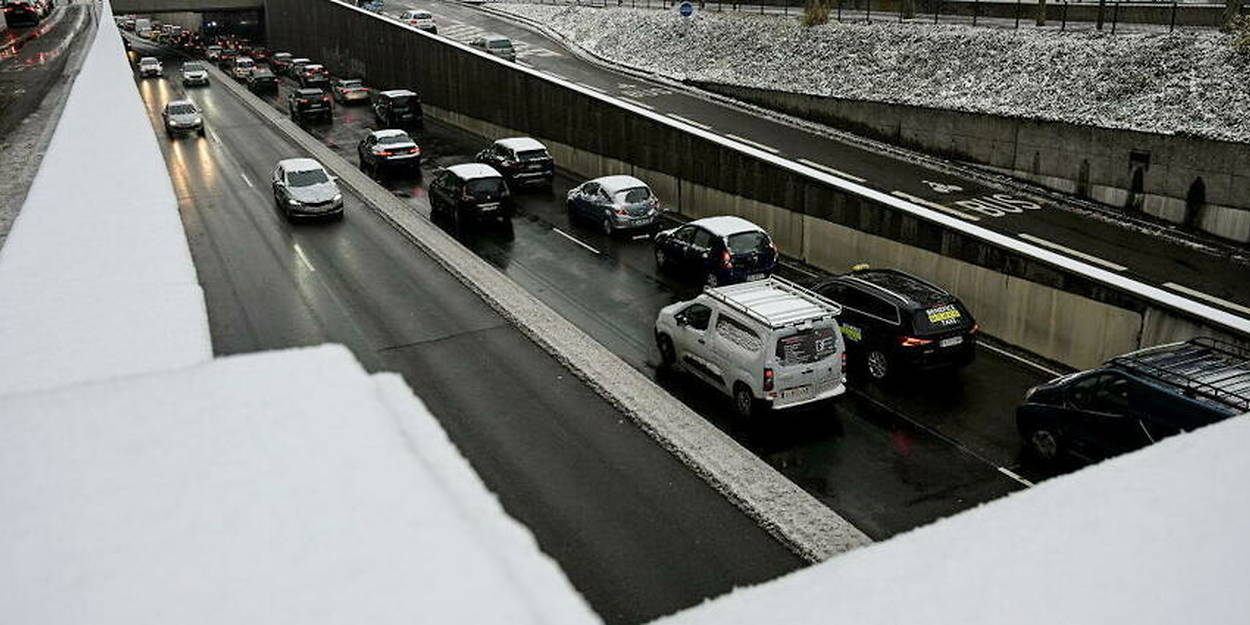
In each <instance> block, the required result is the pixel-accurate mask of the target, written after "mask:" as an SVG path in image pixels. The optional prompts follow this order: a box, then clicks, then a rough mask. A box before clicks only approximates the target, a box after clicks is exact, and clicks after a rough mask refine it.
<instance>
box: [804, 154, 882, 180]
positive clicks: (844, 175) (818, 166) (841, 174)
mask: <svg viewBox="0 0 1250 625" xmlns="http://www.w3.org/2000/svg"><path fill="white" fill-rule="evenodd" d="M799 162H800V163H803V164H804V165H807V166H808V167H815V168H816V169H819V170H822V171H824V172H826V173H830V174H833V175H835V176H837V177H839V178H846V179H847V180H854V181H855V182H867V179H865V178H860V177H859V176H856V175H855V174H848V173H846V172H844V171H842V170H841V169H834V168H832V167H830V166H828V165H822V164H820V163H817V162H816V161H809V160H807V159H805V158H800V159H799Z"/></svg>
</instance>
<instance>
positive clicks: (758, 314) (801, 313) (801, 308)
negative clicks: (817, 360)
mask: <svg viewBox="0 0 1250 625" xmlns="http://www.w3.org/2000/svg"><path fill="white" fill-rule="evenodd" d="M703 292H704V293H706V294H707V295H708V296H709V297H711V298H713V299H715V300H717V301H720V302H722V303H724V304H725V305H726V306H728V307H729V308H732V309H733V310H735V311H738V312H740V313H742V314H744V315H747V316H748V317H751V318H752V319H755V320H756V321H758V322H760V323H762V324H764V325H765V326H768V327H769V328H773V329H777V328H784V327H786V326H792V325H799V324H801V323H804V322H807V321H814V320H816V319H820V318H823V317H837V316H838V315H840V314H842V307H841V306H839V305H838V304H836V303H834V302H833V301H831V300H829V299H828V298H826V297H824V296H823V295H820V294H819V293H816V292H815V291H812V290H810V289H807V288H804V287H801V286H799V285H797V284H795V283H793V282H791V281H789V280H786V279H785V278H782V277H780V276H770V277H768V278H765V279H763V280H756V281H754V282H743V283H741V284H734V285H730V286H722V287H705V288H704V289H703Z"/></svg>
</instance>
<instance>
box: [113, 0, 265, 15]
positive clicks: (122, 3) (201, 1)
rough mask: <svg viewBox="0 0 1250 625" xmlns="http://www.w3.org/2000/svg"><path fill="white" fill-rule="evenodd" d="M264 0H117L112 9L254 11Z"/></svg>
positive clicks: (141, 11) (154, 11) (263, 5)
mask: <svg viewBox="0 0 1250 625" xmlns="http://www.w3.org/2000/svg"><path fill="white" fill-rule="evenodd" d="M263 8H265V3H264V0H118V1H117V2H114V3H113V11H114V12H116V13H118V14H121V13H182V12H196V13H203V12H206V11H254V10H258V9H263Z"/></svg>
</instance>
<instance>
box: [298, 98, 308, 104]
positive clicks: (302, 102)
mask: <svg viewBox="0 0 1250 625" xmlns="http://www.w3.org/2000/svg"><path fill="white" fill-rule="evenodd" d="M296 102H299V103H300V104H308V100H305V99H304V98H300V99H298V100H296Z"/></svg>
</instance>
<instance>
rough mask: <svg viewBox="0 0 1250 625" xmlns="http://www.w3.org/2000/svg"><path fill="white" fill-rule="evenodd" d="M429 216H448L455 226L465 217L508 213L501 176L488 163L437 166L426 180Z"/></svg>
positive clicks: (509, 204)
mask: <svg viewBox="0 0 1250 625" xmlns="http://www.w3.org/2000/svg"><path fill="white" fill-rule="evenodd" d="M429 193H430V211H431V212H432V213H433V216H435V217H440V216H446V217H450V218H451V219H452V220H453V221H454V222H455V223H456V225H457V226H460V225H461V224H463V223H464V222H466V221H470V220H472V221H482V220H484V219H489V218H495V219H499V220H500V221H507V220H508V219H510V218H511V217H512V198H511V194H510V193H509V192H508V185H507V183H505V182H504V180H503V176H502V175H500V174H499V172H497V171H495V170H494V168H492V167H490V166H489V165H482V164H481V163H465V164H463V165H452V166H451V167H448V168H447V169H443V170H440V171H439V172H438V174H436V175H435V176H434V182H433V183H431V184H430V190H429Z"/></svg>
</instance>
